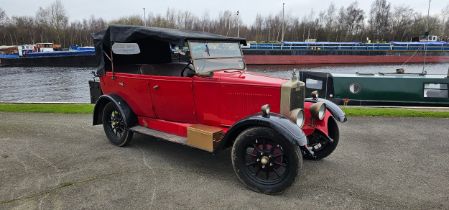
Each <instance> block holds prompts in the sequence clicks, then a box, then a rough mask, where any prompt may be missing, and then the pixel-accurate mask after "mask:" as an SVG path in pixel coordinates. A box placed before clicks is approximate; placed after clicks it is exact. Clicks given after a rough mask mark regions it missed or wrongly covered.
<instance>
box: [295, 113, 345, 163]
mask: <svg viewBox="0 0 449 210" xmlns="http://www.w3.org/2000/svg"><path fill="white" fill-rule="evenodd" d="M328 126H329V127H328V128H329V136H326V135H325V134H323V133H321V132H319V131H315V132H314V133H313V134H312V135H310V136H308V137H307V139H308V140H309V142H308V146H309V147H311V148H312V151H313V152H314V156H311V155H309V154H304V159H307V160H321V159H323V158H326V157H327V156H329V155H330V154H332V152H334V150H335V148H337V145H338V141H339V138H340V132H339V129H338V125H337V122H335V120H334V119H330V120H329V123H328Z"/></svg>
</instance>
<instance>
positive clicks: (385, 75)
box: [331, 73, 449, 80]
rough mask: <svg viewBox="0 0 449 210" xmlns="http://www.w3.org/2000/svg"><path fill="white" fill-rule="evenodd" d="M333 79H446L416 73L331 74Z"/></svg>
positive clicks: (437, 75)
mask: <svg viewBox="0 0 449 210" xmlns="http://www.w3.org/2000/svg"><path fill="white" fill-rule="evenodd" d="M331 75H332V76H333V77H359V78H362V77H363V78H373V77H378V78H427V79H445V78H446V79H448V80H449V77H448V75H445V74H418V73H404V74H397V73H331Z"/></svg>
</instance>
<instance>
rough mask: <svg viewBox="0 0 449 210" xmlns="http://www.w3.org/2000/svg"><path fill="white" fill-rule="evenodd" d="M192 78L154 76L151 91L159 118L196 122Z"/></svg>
mask: <svg viewBox="0 0 449 210" xmlns="http://www.w3.org/2000/svg"><path fill="white" fill-rule="evenodd" d="M192 84H193V82H192V78H190V77H177V76H152V80H151V84H150V86H151V87H150V92H151V96H152V100H153V106H154V111H155V114H156V116H157V118H159V119H162V120H167V121H173V122H181V123H195V122H196V119H195V106H194V101H193V91H192V89H193V86H192Z"/></svg>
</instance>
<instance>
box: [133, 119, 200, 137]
mask: <svg viewBox="0 0 449 210" xmlns="http://www.w3.org/2000/svg"><path fill="white" fill-rule="evenodd" d="M138 120H139V125H141V126H144V127H147V128H150V129H154V130H157V131H162V132H166V133H170V134H174V135H178V136H183V137H187V128H188V127H189V126H191V125H192V124H189V123H177V122H170V121H165V120H159V119H153V118H148V117H139V119H138Z"/></svg>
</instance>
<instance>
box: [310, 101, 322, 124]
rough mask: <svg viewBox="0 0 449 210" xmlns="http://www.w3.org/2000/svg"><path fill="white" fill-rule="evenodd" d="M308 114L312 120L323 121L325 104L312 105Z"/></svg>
mask: <svg viewBox="0 0 449 210" xmlns="http://www.w3.org/2000/svg"><path fill="white" fill-rule="evenodd" d="M310 113H311V114H312V117H313V118H314V119H318V120H323V119H324V115H325V114H326V104H324V102H317V103H314V104H313V105H312V106H311V107H310Z"/></svg>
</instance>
